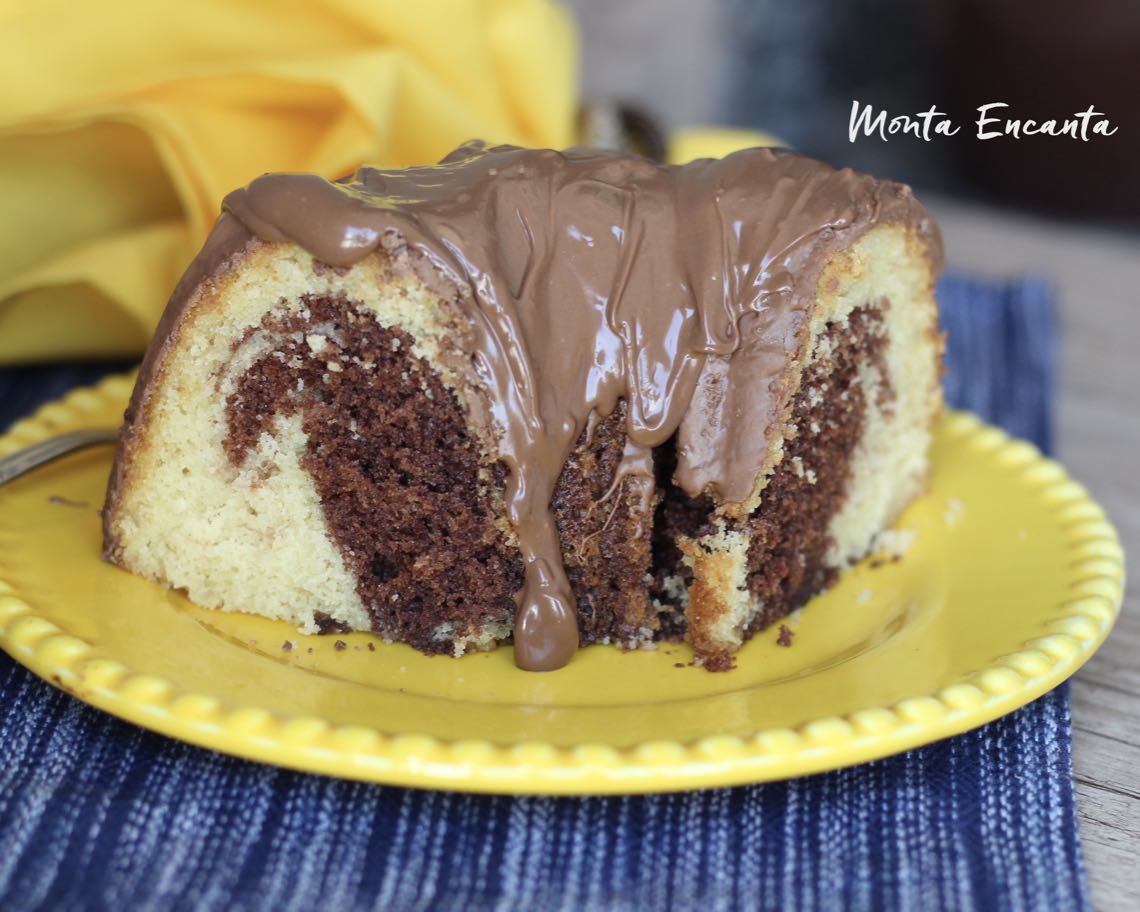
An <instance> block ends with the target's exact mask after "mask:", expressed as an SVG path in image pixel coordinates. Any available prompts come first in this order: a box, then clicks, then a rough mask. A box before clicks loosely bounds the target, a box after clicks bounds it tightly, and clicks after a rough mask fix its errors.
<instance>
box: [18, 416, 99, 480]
mask: <svg viewBox="0 0 1140 912" xmlns="http://www.w3.org/2000/svg"><path fill="white" fill-rule="evenodd" d="M118 439H119V432H118V431H117V430H114V429H113V428H89V429H88V430H83V431H69V432H68V433H66V434H59V435H58V436H56V437H49V438H48V439H47V440H41V441H40V442H39V443H33V444H32V445H31V446H29V447H24V448H23V449H22V450H16V452H15V453H11V454H9V455H7V456H0V485H2V484H6V483H7V482H9V481H11V480H12V479H13V478H19V477H20V476H21V475H23V474H24V473H25V472H30V471H31V470H32V469H34V468H37V467H38V466H42V465H43V464H44V463H47V462H51V461H52V460H53V459H58V458H59V457H60V456H65V455H67V454H68V453H72V452H74V451H75V450H82V449H84V448H85V447H90V446H98V445H100V444H105V443H115V442H116V441H117V440H118Z"/></svg>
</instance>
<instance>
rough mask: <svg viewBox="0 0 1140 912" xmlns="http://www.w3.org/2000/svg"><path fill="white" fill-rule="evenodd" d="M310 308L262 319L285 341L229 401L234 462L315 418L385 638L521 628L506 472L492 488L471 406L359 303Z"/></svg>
mask: <svg viewBox="0 0 1140 912" xmlns="http://www.w3.org/2000/svg"><path fill="white" fill-rule="evenodd" d="M303 304H304V310H303V311H302V312H301V313H287V312H286V313H282V314H280V315H278V314H275V313H274V312H270V313H269V314H267V315H266V316H265V318H264V319H263V320H262V322H261V329H262V330H263V331H264V332H267V333H269V334H270V335H271V336H272V337H273V338H274V339H275V341H276V343H277V344H276V345H275V346H274V347H273V349H272V350H271V351H269V352H267V353H266V354H265V355H263V356H262V357H261V358H259V359H258V360H257V361H256V363H254V365H253V366H252V367H251V368H250V369H249V370H247V371H246V372H245V373H244V374H243V375H242V377H241V378H240V380H239V382H238V384H237V388H236V390H235V391H234V392H233V393H232V394H231V395H230V397H229V399H228V401H227V403H226V419H227V424H228V435H227V437H226V440H225V448H226V451H227V453H228V455H229V457H230V460H231V461H232V462H233V463H234V465H235V466H240V465H241V464H242V463H243V461H244V459H245V456H246V454H247V453H248V451H249V450H250V449H251V448H252V447H253V446H254V445H255V444H256V442H257V438H258V437H259V436H260V435H261V434H263V433H271V432H272V431H273V424H274V421H275V420H276V418H277V417H278V416H287V415H290V414H294V413H296V412H300V413H301V414H302V415H303V420H304V430H305V434H306V436H307V438H308V443H307V449H306V452H305V454H304V456H303V457H302V460H301V464H302V465H303V466H304V468H305V469H306V470H307V471H308V473H309V474H310V475H311V476H312V478H313V482H314V484H315V485H316V488H317V491H318V493H319V495H320V499H321V506H322V509H323V511H324V514H325V519H326V521H327V523H328V528H329V531H330V533H331V534H332V536H333V538H334V539H335V541H336V544H337V546H338V548H339V549H340V552H341V554H342V556H343V558H344V561H345V564H346V565H347V566H348V568H349V570H350V572H351V573H352V574H353V576H354V577H355V578H356V581H357V584H356V587H357V592H358V593H359V595H360V599H361V601H362V602H363V603H364V605H365V607H366V608H367V609H368V611H369V614H370V615H371V617H372V619H373V620H372V623H373V628H374V630H375V632H376V633H378V634H380V635H382V636H385V637H388V638H390V639H393V640H397V641H400V642H405V643H409V644H411V645H413V646H415V647H416V648H417V649H420V650H422V651H424V652H429V653H433V652H435V653H438V652H450V651H451V650H452V639H453V637H456V636H463V635H464V634H465V633H473V632H476V631H478V630H480V629H482V627H483V626H484V625H486V624H489V623H504V622H507V621H509V618H510V617H511V616H512V615H513V613H514V607H515V606H514V598H513V597H514V594H515V593H516V592H517V591H518V588H519V586H520V585H521V584H522V562H521V561H520V559H519V555H518V551H517V549H515V548H512V547H510V546H508V545H507V543H506V542H505V541H504V537H503V534H502V532H501V531H500V530H499V529H498V528H496V526H495V522H494V520H495V516H494V513H493V512H492V504H493V502H494V499H493V498H492V497H491V496H490V495H489V493H488V492H487V490H485V489H486V488H487V487H489V486H497V487H498V488H499V489H500V491H501V489H502V485H503V479H504V476H505V474H506V471H505V469H504V468H503V467H502V465H501V464H496V465H494V466H492V467H490V475H491V477H490V478H489V479H487V481H483V480H481V478H480V458H479V451H478V448H477V446H476V444H475V442H474V441H473V440H472V439H471V438H470V436H469V435H468V431H467V419H466V415H465V414H464V410H463V409H462V408H461V407H460V405H459V403H458V402H456V400H455V396H454V394H453V393H452V392H451V391H450V390H448V389H447V388H446V387H445V386H444V385H443V383H441V382H440V379H439V376H438V374H437V373H436V371H435V370H433V369H432V367H431V366H430V365H429V364H427V363H425V362H423V361H422V360H421V359H419V358H416V357H415V356H413V355H412V354H411V349H412V344H413V340H412V338H411V337H410V336H408V335H407V334H406V333H404V332H402V331H400V330H397V329H393V328H385V327H382V326H380V325H379V324H378V323H377V322H376V320H375V319H374V318H373V316H372V315H371V314H370V313H368V312H367V311H363V310H360V309H358V308H357V307H356V306H354V305H353V304H352V303H351V302H349V301H344V300H333V299H329V298H305V299H304V300H303ZM378 530H383V534H382V535H378V534H377V531H378ZM441 628H442V629H441Z"/></svg>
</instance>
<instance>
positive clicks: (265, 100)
mask: <svg viewBox="0 0 1140 912" xmlns="http://www.w3.org/2000/svg"><path fill="white" fill-rule="evenodd" d="M576 50H577V49H576V37H575V33H574V29H573V25H572V23H571V21H570V19H569V17H568V16H567V14H566V13H565V11H564V10H563V9H562V8H561V7H560V6H558V5H556V4H555V3H553V2H550V0H430V2H428V0H411V2H409V0H321V2H311V0H301V2H293V0H275V2H256V0H176V2H165V0H106V2H98V3H94V2H92V3H86V2H81V3H75V2H70V0H35V2H31V0H0V199H2V200H3V208H2V210H0V211H2V215H0V363H14V362H19V361H35V360H40V359H44V358H66V357H79V356H100V355H131V354H138V353H140V352H141V351H142V350H143V348H144V347H145V345H146V342H147V340H148V339H149V338H150V334H151V331H152V329H153V326H154V324H155V322H156V321H157V319H158V316H159V314H160V313H161V311H162V308H163V306H164V305H165V303H166V298H167V297H168V295H169V294H170V290H171V289H172V288H173V287H174V284H175V282H176V281H177V279H178V276H179V274H180V273H181V271H182V270H183V269H184V268H185V266H186V264H187V263H188V262H189V261H190V259H191V257H192V256H193V255H194V253H195V252H196V250H197V248H198V247H199V246H200V245H201V243H202V241H203V240H204V238H205V236H206V233H207V232H208V231H209V228H210V226H211V225H212V224H213V221H214V219H215V217H216V216H217V212H218V205H219V202H220V201H221V199H222V197H223V196H224V195H225V194H226V193H227V192H228V191H230V190H232V189H233V188H234V187H238V186H241V185H243V184H245V183H247V182H249V181H250V180H252V179H253V178H255V177H257V176H258V175H259V174H261V173H262V172H265V171H314V172H317V173H319V174H324V175H326V176H329V177H336V176H339V175H341V174H344V173H346V172H348V171H351V170H353V169H354V168H355V167H356V166H357V165H359V164H361V163H363V162H366V161H367V162H369V163H378V164H384V165H393V166H398V165H407V164H413V163H423V162H430V161H435V160H438V158H439V157H440V156H441V155H443V154H445V153H446V152H447V151H449V150H450V149H452V148H454V147H455V146H457V145H458V144H459V143H461V142H464V141H465V140H468V139H470V138H472V137H476V136H478V137H483V138H485V139H487V140H490V141H495V142H514V143H520V144H524V145H542V146H554V147H561V146H566V145H571V144H572V143H573V125H574V116H575V95H576V83H577V72H576V69H575V68H576V65H577V56H576Z"/></svg>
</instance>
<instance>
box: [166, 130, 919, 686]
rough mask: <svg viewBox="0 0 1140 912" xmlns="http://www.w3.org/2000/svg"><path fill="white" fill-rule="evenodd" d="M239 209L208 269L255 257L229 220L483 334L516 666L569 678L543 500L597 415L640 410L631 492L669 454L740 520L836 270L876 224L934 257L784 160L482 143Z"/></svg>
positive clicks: (223, 225) (862, 191) (829, 174)
mask: <svg viewBox="0 0 1140 912" xmlns="http://www.w3.org/2000/svg"><path fill="white" fill-rule="evenodd" d="M224 208H225V210H226V212H228V213H229V216H223V218H222V220H221V222H220V223H219V226H218V227H217V228H216V229H215V235H216V237H218V238H225V239H226V240H225V241H224V242H222V241H219V242H217V243H215V244H214V245H213V246H212V247H211V245H210V244H208V245H207V251H206V252H204V254H203V257H204V258H205V259H209V260H210V264H216V263H218V262H221V261H222V259H224V255H225V251H226V250H227V249H228V250H230V251H233V250H236V249H237V248H238V247H239V246H241V245H242V244H244V243H245V242H246V241H248V235H244V233H242V232H240V231H237V232H235V228H236V226H235V224H234V223H235V221H236V222H237V223H239V224H240V226H242V227H244V229H245V230H246V231H248V232H249V234H252V235H254V236H256V237H259V238H261V239H263V240H266V241H291V242H294V243H296V244H299V245H300V246H302V247H303V248H305V249H306V250H308V251H309V252H310V253H311V254H312V255H313V256H314V257H316V258H317V259H318V260H320V261H323V262H325V263H327V264H329V265H331V266H334V267H348V266H351V265H352V264H354V263H356V262H358V261H359V260H361V259H362V258H363V257H365V256H367V255H368V254H370V253H372V252H373V251H376V250H378V249H381V248H383V249H386V250H395V249H399V248H401V247H405V246H406V247H408V248H410V249H411V250H412V251H414V252H417V253H419V254H421V255H422V257H419V258H417V259H418V260H420V262H422V263H423V264H425V265H424V268H423V274H424V277H425V279H427V280H428V281H429V282H433V283H434V284H435V287H436V288H437V289H439V290H440V291H441V293H443V294H446V295H448V296H449V297H456V298H457V299H458V301H459V303H460V305H461V306H462V307H463V309H464V310H465V311H466V313H467V314H468V316H469V317H470V322H471V336H470V340H469V351H470V353H471V354H472V356H473V359H472V360H473V367H472V370H473V371H474V374H475V376H474V377H473V380H474V382H475V383H477V384H478V385H479V386H480V387H482V388H483V389H484V390H485V391H486V394H487V400H488V401H487V404H486V407H487V410H488V414H487V415H486V416H483V417H484V418H485V419H486V420H489V421H490V422H491V423H492V425H493V426H494V428H496V429H497V432H498V435H499V438H500V450H501V452H500V456H501V458H502V459H503V461H504V463H505V464H506V466H507V467H508V470H509V477H508V482H507V490H506V498H507V505H508V511H509V518H510V521H511V522H512V524H513V526H514V529H515V531H516V534H517V537H518V541H519V547H520V550H521V553H522V557H523V561H524V565H525V583H524V585H523V589H522V592H521V593H520V595H519V606H518V613H517V615H516V622H515V637H514V640H515V656H516V660H517V662H518V664H519V666H520V667H522V668H526V669H531V670H547V669H553V668H558V667H560V666H561V665H563V664H565V663H566V662H567V661H568V660H569V659H570V657H571V655H572V654H573V652H574V650H575V648H576V647H577V643H578V631H577V622H576V613H575V600H574V597H573V593H572V591H571V587H570V584H569V582H568V581H567V578H566V573H565V570H564V568H563V564H562V557H561V546H560V543H559V539H558V534H557V530H556V528H555V524H554V520H553V518H552V516H551V512H550V499H551V496H552V493H553V490H554V486H555V483H556V481H557V479H558V476H559V473H560V472H561V470H562V467H563V465H564V464H565V462H566V459H567V457H568V455H569V453H570V451H571V448H572V447H573V446H574V443H575V441H576V440H577V439H578V437H579V434H580V433H581V432H582V429H583V428H584V427H585V426H586V423H587V421H589V420H590V417H591V415H593V414H594V413H597V415H600V416H602V417H605V416H608V415H609V414H611V413H612V412H613V410H614V408H615V407H616V406H617V404H618V402H619V401H621V400H624V401H625V402H626V403H627V408H626V416H627V432H628V441H629V444H628V447H627V458H626V459H624V460H623V464H622V467H621V469H620V470H619V474H620V475H621V476H633V477H635V478H638V477H640V478H644V479H645V480H646V488H647V490H648V485H649V483H650V480H651V479H652V473H653V469H652V459H651V449H652V448H653V447H656V446H658V445H660V444H662V443H664V442H665V441H666V440H667V439H668V438H670V437H671V436H672V435H674V434H676V435H677V466H676V471H675V475H674V478H675V481H676V483H677V484H678V485H679V486H680V487H682V488H683V489H684V490H685V491H686V492H687V493H688V494H690V495H692V496H696V495H699V494H702V493H710V494H712V495H713V496H714V497H715V498H717V499H718V500H719V501H722V502H740V501H743V500H745V499H746V498H747V497H748V496H749V494H750V493H751V491H752V490H753V487H754V485H755V482H756V479H757V476H758V474H759V473H760V472H761V471H762V470H763V469H764V467H765V460H766V459H767V458H768V448H769V443H770V441H771V439H772V435H773V433H774V432H775V428H774V423H775V421H776V420H777V418H778V416H779V415H780V410H781V408H782V407H783V406H784V404H786V402H787V401H788V397H789V395H790V389H789V388H788V383H789V382H790V381H789V380H788V378H787V376H786V374H787V367H788V365H789V363H790V360H791V359H792V358H794V357H796V356H797V355H798V354H800V353H801V350H802V347H803V345H804V344H805V341H806V338H807V317H808V314H809V308H810V305H811V301H812V297H813V295H814V292H815V282H816V279H817V277H818V274H819V268H820V266H821V265H822V262H823V260H824V259H826V257H827V256H828V255H829V254H830V253H832V252H834V251H836V250H838V249H840V248H842V247H844V246H847V245H848V244H850V243H852V242H853V241H854V240H856V239H857V238H858V236H859V235H860V234H862V233H863V232H864V231H866V230H867V229H868V228H869V227H871V226H872V225H874V224H875V223H877V222H881V221H895V222H902V223H906V224H910V225H913V226H914V227H915V228H916V230H918V231H919V232H920V233H921V234H922V235H923V236H924V237H925V238H926V239H927V242H928V243H929V245H930V246H931V249H932V252H933V254H934V255H935V256H937V255H938V241H937V236H936V234H935V231H934V229H933V226H932V225H931V223H930V222H929V220H928V219H927V218H926V216H925V213H924V212H923V210H922V209H921V207H920V206H919V205H918V204H917V203H916V202H915V201H914V199H913V197H912V195H911V193H910V190H909V188H907V187H903V186H900V185H897V184H890V183H885V182H878V181H875V180H874V179H872V178H870V177H867V176H865V175H861V174H858V173H856V172H853V171H851V170H835V169H832V168H830V167H828V166H826V165H824V164H821V163H819V162H816V161H812V160H810V159H807V158H803V157H801V156H797V155H794V154H789V153H785V152H777V151H774V150H769V149H751V150H746V151H742V152H738V153H736V154H734V155H731V156H729V157H727V158H725V159H723V160H708V159H706V160H700V161H695V162H692V163H690V164H688V165H684V166H679V167H678V166H667V165H659V164H655V163H653V162H650V161H648V160H645V159H641V158H637V157H634V156H624V155H615V154H612V153H605V152H598V151H592V150H580V149H574V150H570V151H567V152H556V151H552V150H525V149H518V148H514V147H506V146H500V147H496V148H490V149H488V148H486V147H484V146H483V145H482V144H480V143H471V144H468V145H466V146H463V147H461V148H460V149H458V150H456V151H455V152H454V153H452V154H451V155H449V156H448V157H447V158H445V159H444V160H443V161H442V162H441V163H440V164H439V165H436V166H430V167H419V168H409V169H405V170H399V171H383V170H377V169H371V168H362V169H361V170H360V171H358V172H357V173H356V175H354V176H353V177H352V179H351V180H347V181H345V182H343V183H331V182H329V181H326V180H323V179H322V178H319V177H316V176H313V175H292V174H269V175H265V176H264V177H261V178H258V179H257V180H255V181H254V182H253V183H252V184H250V185H249V186H248V187H246V188H245V189H242V190H238V191H235V192H234V193H231V194H230V195H229V196H228V197H227V198H226V200H225V205H224ZM210 264H205V265H198V266H196V267H192V273H196V274H199V275H200V274H201V273H202V272H204V271H208V270H209V269H210V268H213V267H212V266H211V265H210ZM183 284H184V285H185V284H186V283H185V282H184V283H183ZM183 294H188V291H183ZM176 298H177V294H176ZM172 306H175V307H177V305H176V304H173V305H172ZM648 500H649V498H648V497H647V498H646V501H647V503H646V504H645V509H646V510H647V511H648V510H651V509H652V504H650V503H648Z"/></svg>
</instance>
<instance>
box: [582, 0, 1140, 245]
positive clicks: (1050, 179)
mask: <svg viewBox="0 0 1140 912" xmlns="http://www.w3.org/2000/svg"><path fill="white" fill-rule="evenodd" d="M570 5H571V6H572V7H573V8H574V10H575V12H576V14H577V16H578V20H579V22H580V25H581V31H582V90H583V95H584V97H585V98H586V99H587V100H589V99H614V98H617V99H622V100H625V101H628V102H629V103H631V104H632V105H635V106H636V107H638V108H639V109H641V110H643V111H644V112H645V113H647V114H648V115H650V116H651V117H652V118H654V119H656V120H658V121H659V122H660V123H661V124H662V125H663V126H664V127H665V128H666V130H668V129H676V128H679V127H684V126H688V125H691V124H694V123H720V124H733V125H746V126H751V127H758V128H762V129H764V130H767V131H769V132H771V133H774V134H775V135H776V136H778V137H780V138H781V139H783V140H784V141H785V142H786V143H787V144H788V145H790V146H792V147H794V148H796V149H798V150H800V151H803V152H806V153H808V154H810V155H814V156H816V157H819V158H823V159H825V160H827V161H830V162H832V163H834V164H837V165H852V166H854V167H857V168H861V169H864V170H867V171H871V172H873V173H875V174H879V175H883V176H889V177H892V178H894V179H897V180H903V181H907V182H910V183H913V184H915V185H917V186H918V187H920V188H923V189H927V190H933V191H937V192H940V193H946V194H953V195H955V196H960V197H965V198H972V199H980V200H990V201H994V202H999V203H1008V204H1015V205H1017V206H1020V207H1023V208H1025V209H1028V210H1031V211H1035V212H1042V213H1052V214H1056V215H1063V216H1076V217H1084V218H1086V219H1093V220H1097V221H1100V222H1103V223H1105V224H1108V225H1111V226H1114V227H1120V228H1122V229H1124V230H1128V229H1131V230H1133V231H1135V230H1137V229H1138V228H1140V167H1137V163H1138V162H1140V3H1136V2H1134V0H1090V2H1085V3H1079V2H1056V0H1002V2H993V0H923V2H914V0H842V2H837V0H798V2H795V3H787V2H779V0H697V2H692V0H689V2H686V0H623V2H621V3H612V2H607V0H570ZM853 99H858V100H859V101H860V102H861V103H863V104H867V103H870V104H872V105H874V107H875V109H876V110H882V109H886V110H887V111H889V112H890V114H891V115H892V116H893V115H895V114H911V115H914V114H916V113H917V112H920V111H925V110H927V109H929V108H930V107H931V106H932V105H936V106H937V108H938V110H939V111H943V112H946V113H948V114H949V115H950V116H951V118H952V119H953V120H954V122H955V124H957V125H961V126H962V129H961V132H960V133H959V134H958V135H957V136H955V137H953V138H947V137H942V136H939V137H937V138H935V139H932V140H931V141H930V142H924V141H923V140H921V139H917V138H915V137H913V136H909V135H899V136H895V137H892V138H891V139H890V141H889V142H883V141H882V140H880V139H879V138H877V137H872V138H868V137H860V138H859V139H858V140H857V141H856V142H854V143H852V142H850V141H849V140H848V129H847V128H848V119H849V115H850V112H851V106H852V100H853ZM997 101H1002V102H1006V103H1007V104H1009V106H1010V107H1009V108H1008V109H1007V111H1008V113H1009V115H1010V116H1012V117H1022V118H1033V119H1036V120H1038V121H1042V120H1047V119H1050V118H1056V119H1059V120H1063V119H1064V118H1065V117H1067V116H1071V115H1072V114H1074V113H1075V112H1078V111H1084V110H1085V109H1086V108H1087V107H1088V106H1089V105H1090V104H1092V105H1095V106H1096V108H1097V110H1098V111H1102V112H1106V113H1107V114H1108V116H1109V117H1110V119H1111V120H1112V123H1113V125H1114V126H1116V127H1117V128H1118V131H1117V133H1116V134H1115V135H1113V136H1111V137H1107V138H1106V137H1095V138H1093V139H1091V140H1090V141H1089V142H1087V143H1082V142H1079V141H1073V140H1070V139H1067V138H1061V137H1057V138H1051V137H1024V138H1022V139H1020V140H1014V139H1008V138H1003V139H998V140H987V141H985V142H980V141H978V140H977V139H976V138H975V137H974V132H975V128H974V125H973V122H974V121H975V120H976V119H977V116H978V115H977V112H976V110H975V109H976V108H977V107H978V106H979V105H981V104H986V103H989V102H997Z"/></svg>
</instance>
